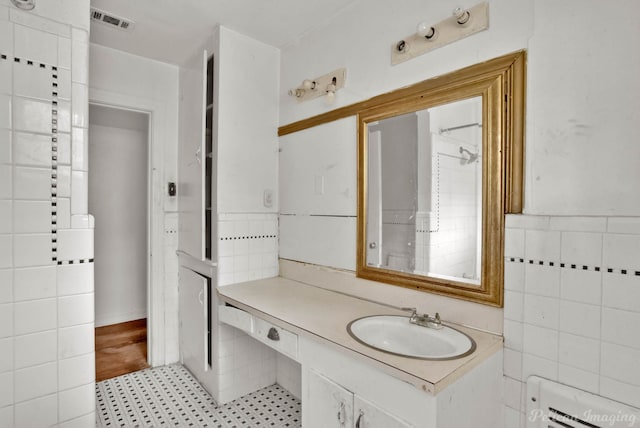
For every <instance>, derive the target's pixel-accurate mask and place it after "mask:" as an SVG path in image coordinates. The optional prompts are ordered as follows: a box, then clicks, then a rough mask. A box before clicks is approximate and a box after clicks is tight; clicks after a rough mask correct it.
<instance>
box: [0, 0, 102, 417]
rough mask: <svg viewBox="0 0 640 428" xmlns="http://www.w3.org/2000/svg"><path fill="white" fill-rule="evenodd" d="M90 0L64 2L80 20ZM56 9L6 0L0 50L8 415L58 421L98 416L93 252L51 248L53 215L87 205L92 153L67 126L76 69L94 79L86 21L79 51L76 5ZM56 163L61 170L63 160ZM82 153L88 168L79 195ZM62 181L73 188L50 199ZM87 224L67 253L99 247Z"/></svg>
mask: <svg viewBox="0 0 640 428" xmlns="http://www.w3.org/2000/svg"><path fill="white" fill-rule="evenodd" d="M7 6H8V3H7ZM85 6H86V7H87V8H88V2H87V1H86V0H69V1H68V2H66V3H65V5H64V6H63V7H62V8H60V7H59V5H58V6H57V7H58V8H59V10H62V9H64V10H66V11H68V12H69V14H68V19H69V21H68V22H72V21H74V22H75V21H77V19H76V16H75V14H73V13H70V11H72V10H81V11H82V10H86V8H85ZM44 7H45V8H47V6H46V5H44ZM51 10H54V9H51ZM56 13H58V12H56ZM56 16H57V19H55V20H51V19H48V18H46V17H43V16H37V15H36V14H34V13H25V12H22V11H18V10H17V9H15V8H14V7H13V6H8V7H6V6H5V5H4V3H3V6H0V53H2V54H3V55H5V56H6V59H0V82H1V83H0V141H1V142H2V143H1V144H0V224H1V225H0V426H21V427H22V426H25V427H30V426H34V427H35V426H58V425H61V423H63V422H64V421H65V419H69V420H71V419H74V422H75V421H80V420H81V419H77V418H78V417H79V416H80V417H83V416H88V418H85V419H84V421H85V422H86V421H87V420H93V413H94V404H93V396H94V394H93V388H94V362H93V360H94V351H93V348H94V330H93V264H92V263H87V264H85V265H83V266H76V265H67V264H58V263H56V261H55V260H54V257H55V254H56V253H55V251H54V248H55V241H56V233H55V231H54V230H55V229H56V226H55V225H54V221H55V222H57V228H58V229H60V228H62V229H70V228H71V227H72V225H71V223H72V222H71V207H72V204H73V206H74V208H75V210H76V213H77V214H81V215H86V214H87V212H86V191H87V188H86V184H87V183H86V176H85V175H84V174H85V173H86V170H87V167H86V162H85V164H83V162H84V159H80V158H78V156H79V153H77V154H76V159H75V164H72V145H71V135H70V133H71V120H72V116H71V114H72V104H73V102H75V103H76V104H75V106H74V108H75V111H77V112H80V116H82V115H83V114H84V112H86V109H87V106H86V103H87V93H86V92H87V91H86V87H85V88H84V90H83V88H80V90H79V91H77V92H76V93H74V91H72V87H71V81H72V79H73V80H77V81H81V82H84V83H85V84H86V81H87V64H86V62H87V46H88V41H87V39H86V35H87V33H86V31H84V30H82V31H80V32H78V35H79V36H80V38H79V44H78V48H79V49H80V51H77V52H73V49H72V43H71V39H70V38H71V36H72V28H71V26H70V25H67V24H65V23H64V21H65V20H66V19H67V15H64V14H61V15H56ZM85 20H86V23H87V24H86V28H88V16H87V17H86V18H85ZM14 56H15V57H18V58H19V61H14ZM72 57H75V58H77V60H76V61H75V68H74V70H75V72H76V73H77V76H73V74H72V72H71V70H70V69H71V66H72ZM58 61H59V63H58ZM54 67H58V69H57V70H56V69H54ZM83 67H84V69H83ZM54 75H55V76H56V77H54ZM54 81H55V82H56V83H57V85H58V86H57V88H54V86H53V84H54ZM54 92H57V97H56V96H55V95H54V94H53V93H54ZM74 95H78V100H74V99H73V96H74ZM54 99H55V100H57V107H56V109H57V115H56V116H54V115H53V112H52V111H53V108H54V105H53V103H52V101H53V100H54ZM83 104H84V105H83ZM83 117H84V119H85V120H86V115H84V116H83ZM54 118H55V119H56V120H55V122H54V121H53V119H54ZM54 127H55V128H57V131H59V132H57V133H54V132H53V129H54ZM53 138H57V144H58V149H59V150H58V151H57V159H54V157H53V156H54V155H53V153H54V152H53V150H52V149H53ZM77 139H78V141H79V143H78V147H81V146H82V144H85V143H86V135H84V133H83V132H80V134H79V137H78V138H77ZM56 163H60V164H62V165H63V168H62V170H61V171H60V170H58V172H54V171H55V169H54V168H53V167H54V166H55V165H56ZM74 165H75V167H76V169H77V170H78V172H80V173H81V175H80V176H79V179H78V180H77V181H76V183H75V186H74V187H73V191H74V197H76V199H77V200H75V201H74V200H73V199H71V196H72V184H71V182H72V173H73V166H74ZM65 167H66V169H65ZM53 175H57V177H56V178H55V179H54V178H53ZM53 180H55V181H53ZM54 182H56V184H57V185H58V187H57V189H58V196H65V198H66V199H58V200H55V199H52V184H53V183H54ZM60 193H62V195H61V194H60ZM53 202H56V204H53ZM83 208H84V211H83ZM54 211H56V216H55V217H54V216H53V213H54ZM83 226H85V227H84V229H85V230H82V231H80V232H79V233H78V234H79V235H82V237H81V238H80V239H77V236H76V235H73V234H65V233H63V234H62V238H63V239H62V243H63V248H62V249H63V255H67V256H76V255H77V253H78V252H82V253H83V254H85V253H86V254H89V255H90V256H91V257H92V256H93V253H92V248H93V245H92V239H93V235H92V233H91V232H92V231H91V230H88V229H89V227H88V226H89V224H88V223H87V224H86V225H85V224H83ZM71 246H73V247H71ZM89 247H90V248H91V252H89V251H88V248H89ZM85 250H86V251H85ZM58 271H59V272H60V274H58Z"/></svg>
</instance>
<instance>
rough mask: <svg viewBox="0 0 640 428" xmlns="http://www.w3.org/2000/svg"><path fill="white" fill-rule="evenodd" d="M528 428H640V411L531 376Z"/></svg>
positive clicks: (528, 382)
mask: <svg viewBox="0 0 640 428" xmlns="http://www.w3.org/2000/svg"><path fill="white" fill-rule="evenodd" d="M526 421H527V423H526V428H623V427H624V428H628V427H631V428H640V409H636V408H635V407H630V406H627V405H625V404H622V403H619V402H617V401H613V400H609V399H607V398H604V397H601V396H599V395H595V394H591V393H589V392H586V391H582V390H580V389H576V388H573V387H570V386H567V385H563V384H560V383H557V382H553V381H550V380H547V379H543V378H541V377H537V376H531V377H529V379H528V380H527V414H526Z"/></svg>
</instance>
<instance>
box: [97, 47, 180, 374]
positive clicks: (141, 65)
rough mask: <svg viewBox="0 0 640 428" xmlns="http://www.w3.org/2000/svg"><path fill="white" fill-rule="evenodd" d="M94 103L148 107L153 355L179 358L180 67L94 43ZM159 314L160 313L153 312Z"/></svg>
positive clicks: (160, 359)
mask: <svg viewBox="0 0 640 428" xmlns="http://www.w3.org/2000/svg"><path fill="white" fill-rule="evenodd" d="M89 59H90V73H91V75H90V79H89V80H90V92H89V99H90V101H92V102H97V103H102V104H107V105H113V106H116V107H125V108H127V107H128V108H133V109H137V110H140V111H144V112H149V113H150V116H151V119H150V130H149V131H150V135H151V146H150V162H151V165H152V175H151V195H150V198H151V226H150V227H151V229H150V232H151V235H150V238H151V248H152V252H153V254H154V255H156V257H153V258H152V259H151V269H150V274H151V279H150V283H151V287H150V289H149V300H150V308H151V309H150V310H151V314H150V317H151V318H150V321H151V322H150V323H149V324H148V328H149V338H150V352H149V354H150V357H151V364H152V365H162V364H167V363H171V362H175V361H178V358H179V353H178V261H177V258H176V249H177V228H178V214H177V198H175V197H169V196H168V195H167V183H168V182H170V181H172V182H176V181H177V150H178V67H176V66H173V65H169V64H165V63H161V62H158V61H154V60H150V59H148V58H143V57H139V56H136V55H131V54H128V53H124V52H121V51H117V50H114V49H109V48H105V47H103V46H99V45H95V44H92V45H91V49H90V58H89ZM154 314H157V315H158V316H155V317H154V316H153V315H154Z"/></svg>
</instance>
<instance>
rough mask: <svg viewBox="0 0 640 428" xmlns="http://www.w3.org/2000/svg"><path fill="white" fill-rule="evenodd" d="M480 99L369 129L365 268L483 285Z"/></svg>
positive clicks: (388, 120) (396, 118) (381, 122)
mask: <svg viewBox="0 0 640 428" xmlns="http://www.w3.org/2000/svg"><path fill="white" fill-rule="evenodd" d="M482 117H483V114H482V97H480V96H477V97H474V98H470V99H464V100H458V101H455V102H451V103H448V104H443V105H439V106H435V107H431V108H428V109H423V110H419V111H416V112H410V113H407V114H402V115H399V116H394V117H389V118H385V119H382V120H379V121H377V122H370V123H369V124H368V126H367V134H368V138H367V145H368V147H367V152H368V159H367V163H368V165H367V175H368V176H367V195H368V198H367V207H366V208H367V212H368V216H367V224H366V263H367V265H368V266H370V267H376V268H383V269H387V270H394V271H399V272H407V273H413V274H417V275H425V276H430V277H436V278H441V279H445V280H455V281H458V282H463V283H466V284H468V285H470V286H480V278H481V268H482V264H481V261H482V198H483V195H482V158H483V156H482V146H483V144H482V141H483V132H482Z"/></svg>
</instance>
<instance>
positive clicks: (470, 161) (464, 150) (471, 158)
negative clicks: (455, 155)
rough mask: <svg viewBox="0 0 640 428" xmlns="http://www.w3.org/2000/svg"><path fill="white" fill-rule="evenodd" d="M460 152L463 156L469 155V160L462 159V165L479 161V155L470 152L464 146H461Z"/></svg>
mask: <svg viewBox="0 0 640 428" xmlns="http://www.w3.org/2000/svg"><path fill="white" fill-rule="evenodd" d="M459 152H460V154H461V155H463V154H464V153H467V154H468V155H469V158H465V157H461V158H460V165H467V164H470V163H472V162H474V161H475V160H476V159H478V154H477V153H471V152H470V151H469V150H467V149H465V148H464V147H462V146H460V150H459Z"/></svg>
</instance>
